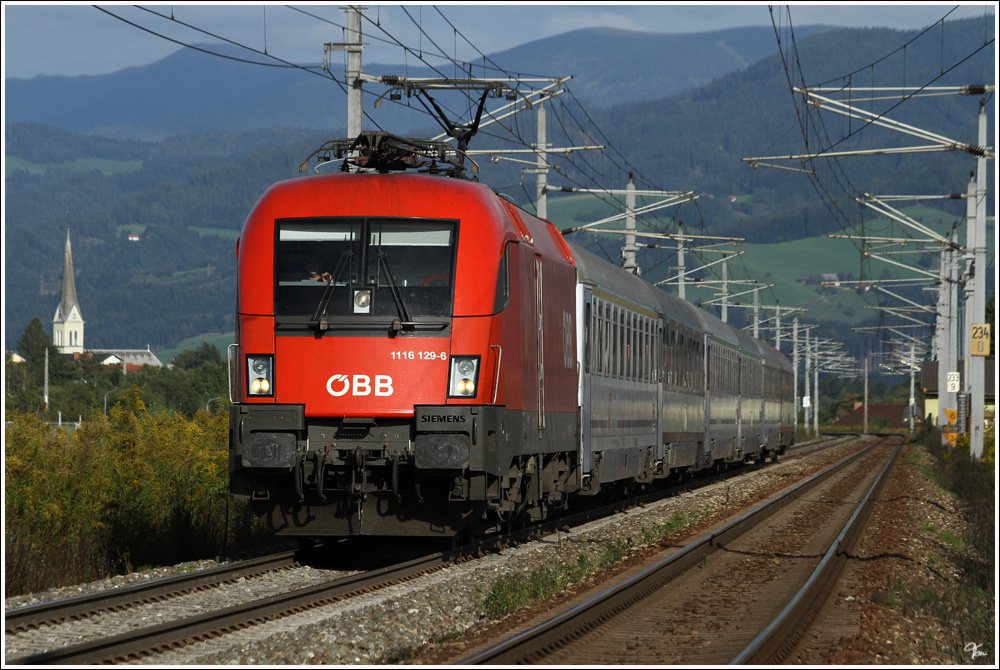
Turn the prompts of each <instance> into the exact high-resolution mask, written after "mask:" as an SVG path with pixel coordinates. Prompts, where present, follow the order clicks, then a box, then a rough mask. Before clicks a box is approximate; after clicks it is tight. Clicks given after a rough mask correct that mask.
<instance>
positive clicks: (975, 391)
mask: <svg viewBox="0 0 1000 670" xmlns="http://www.w3.org/2000/svg"><path fill="white" fill-rule="evenodd" d="M979 146H981V147H985V146H986V101H985V100H982V99H981V100H980V101H979ZM986 189H987V184H986V156H985V153H981V154H980V155H979V156H977V158H976V217H975V221H976V224H975V226H973V225H972V222H971V221H970V222H969V224H968V225H969V234H970V237H972V236H973V228H975V233H974V241H973V240H970V242H969V246H970V247H972V249H971V250H972V253H973V277H972V324H973V328H975V327H977V326H985V324H986V272H987V269H986ZM972 334H973V333H972V331H971V330H970V332H969V333H967V334H966V338H971V336H972ZM967 341H969V344H970V345H971V344H972V343H971V340H968V339H967ZM985 348H986V351H985V352H980V351H978V350H974V347H972V346H969V347H968V348H967V351H968V355H967V356H966V358H968V359H971V360H972V366H971V368H970V374H969V382H970V383H969V386H968V388H969V395H970V401H971V403H972V406H971V408H970V410H971V411H970V417H969V419H970V423H971V426H970V428H971V431H970V433H969V452H970V455H971V456H972V458H973V459H975V460H979V459H980V458H982V455H983V437H984V436H983V426H984V421H985V403H986V397H985V394H986V367H985V363H986V362H985V360H984V358H985V357H986V356H988V355H989V353H990V352H989V342H988V340H987V343H986V347H985Z"/></svg>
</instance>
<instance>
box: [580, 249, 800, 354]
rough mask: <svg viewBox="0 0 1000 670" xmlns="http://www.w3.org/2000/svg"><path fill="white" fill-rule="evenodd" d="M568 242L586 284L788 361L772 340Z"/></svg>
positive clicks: (679, 321)
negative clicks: (733, 323)
mask: <svg viewBox="0 0 1000 670" xmlns="http://www.w3.org/2000/svg"><path fill="white" fill-rule="evenodd" d="M567 244H568V245H569V248H570V249H571V250H572V252H573V256H574V258H575V260H576V267H577V275H578V277H579V280H580V281H581V282H582V283H585V284H590V285H591V286H594V287H596V288H599V289H603V290H607V291H610V292H611V293H613V294H615V295H617V296H619V297H621V298H622V299H623V300H626V301H629V302H632V303H634V304H638V305H640V306H642V307H645V308H647V309H652V310H655V311H657V312H659V313H662V314H664V315H665V316H666V317H667V318H669V319H671V320H672V321H675V322H677V323H679V324H682V325H684V326H687V327H688V328H690V329H692V330H695V331H697V332H699V333H707V334H709V335H711V336H713V337H715V338H717V339H719V340H722V341H724V342H728V343H730V344H733V345H736V346H739V347H740V348H742V349H743V350H744V351H747V352H751V353H753V354H755V355H757V356H760V357H762V358H765V359H769V360H772V361H777V362H787V360H788V359H787V358H786V357H785V355H784V354H782V353H781V352H780V351H778V350H776V349H774V348H773V347H771V346H770V345H769V344H768V343H766V342H763V341H761V340H758V339H756V338H754V337H753V336H751V335H750V334H749V333H746V332H744V331H742V330H739V329H737V328H733V327H732V326H730V325H729V324H727V323H725V322H724V321H722V319H720V318H718V317H717V316H715V315H714V314H711V313H710V312H706V311H705V310H702V309H699V308H697V307H695V306H694V305H692V304H691V303H689V302H687V301H686V300H682V299H681V298H679V297H678V296H675V295H673V294H671V293H667V292H666V291H663V290H661V289H658V288H656V287H654V286H652V285H650V284H649V283H647V282H646V281H644V280H642V279H641V278H639V277H638V276H636V275H633V274H631V273H628V272H625V271H624V270H622V269H621V268H619V267H617V266H615V265H614V264H612V263H609V262H608V261H606V260H604V259H603V258H600V257H599V256H597V255H596V254H594V253H592V252H590V251H587V250H586V249H584V248H583V247H581V246H579V245H576V244H572V243H567Z"/></svg>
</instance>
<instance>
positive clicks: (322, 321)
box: [311, 251, 353, 331]
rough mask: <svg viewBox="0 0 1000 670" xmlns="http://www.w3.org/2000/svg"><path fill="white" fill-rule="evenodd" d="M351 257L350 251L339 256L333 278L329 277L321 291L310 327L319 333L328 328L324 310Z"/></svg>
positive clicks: (327, 307) (328, 304)
mask: <svg viewBox="0 0 1000 670" xmlns="http://www.w3.org/2000/svg"><path fill="white" fill-rule="evenodd" d="M352 255H353V252H352V251H345V252H344V253H342V254H340V260H339V261H338V262H337V269H336V270H334V271H333V276H331V277H330V281H328V282H327V283H326V288H324V289H323V295H322V296H321V297H320V299H319V305H317V306H316V311H315V312H314V313H313V317H312V319H311V325H313V326H315V327H316V328H318V329H319V330H321V331H323V330H326V329H327V328H329V324H328V323H327V320H326V310H327V309H329V307H330V300H331V299H332V298H333V293H334V291H335V290H336V287H337V282H338V281H339V280H340V275H341V274H342V273H343V272H344V268H345V267H347V261H348V260H349V259H350V258H351V256H352Z"/></svg>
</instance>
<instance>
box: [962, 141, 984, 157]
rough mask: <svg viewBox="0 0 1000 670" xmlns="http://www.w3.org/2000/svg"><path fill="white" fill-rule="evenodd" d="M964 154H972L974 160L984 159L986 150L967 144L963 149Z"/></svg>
mask: <svg viewBox="0 0 1000 670" xmlns="http://www.w3.org/2000/svg"><path fill="white" fill-rule="evenodd" d="M965 152H966V153H969V154H972V155H973V156H975V157H976V158H984V157H985V156H986V149H985V148H983V147H977V146H976V145H974V144H969V145H967V146H966V147H965Z"/></svg>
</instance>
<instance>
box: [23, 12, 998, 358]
mask: <svg viewBox="0 0 1000 670" xmlns="http://www.w3.org/2000/svg"><path fill="white" fill-rule="evenodd" d="M946 25H947V30H948V31H952V30H955V31H959V33H960V34H965V33H962V31H965V32H966V33H969V34H972V33H975V32H976V31H978V32H979V33H981V32H982V21H979V22H976V21H965V22H962V21H958V22H954V25H952V24H946ZM948 34H951V33H950V32H949V33H948ZM570 35H575V33H573V34H570ZM912 36H913V33H906V32H900V31H892V30H881V29H879V30H874V29H873V30H837V31H830V32H822V33H820V34H817V35H814V36H812V37H808V38H802V39H800V40H799V41H798V43H797V47H798V51H797V53H796V56H795V57H796V58H797V59H798V60H799V61H800V62H801V65H802V71H803V73H805V75H806V76H809V77H810V79H811V81H810V83H812V82H814V81H823V80H826V79H829V78H832V77H834V76H837V75H840V74H843V73H845V72H852V71H854V70H856V69H857V68H859V67H862V66H863V65H864V64H866V63H872V62H874V61H875V60H877V59H878V58H879V57H880V56H881V55H884V54H885V53H887V52H888V51H889V50H891V48H893V47H895V46H896V45H898V44H902V43H904V42H905V41H906V40H907V39H909V38H911V37H912ZM715 37H718V36H715ZM945 37H947V35H945ZM554 39H555V38H554ZM977 39H979V37H978V36H977ZM940 44H941V45H942V48H941V50H940V51H939V52H938V53H936V54H931V55H927V52H926V51H920V52H919V55H918V53H917V52H916V51H914V52H913V53H912V54H908V55H906V57H905V58H906V60H905V64H901V65H905V68H903V67H900V68H894V69H881V68H880V69H879V70H878V71H877V76H878V77H882V78H885V79H886V81H885V82H882V81H881V80H879V81H878V82H875V83H891V81H892V80H891V75H892V74H893V73H894V72H895V73H899V72H905V73H906V76H907V78H908V80H909V81H926V80H928V79H933V78H934V77H935V76H936V74H935V73H936V72H937V71H939V70H940V68H941V63H943V62H951V60H950V59H953V58H954V57H955V55H956V54H955V53H951V52H947V53H946V52H945V51H944V49H945V48H948V49H958V50H960V49H961V47H960V46H956V44H958V43H957V42H956V40H953V39H950V38H949V39H940ZM716 48H717V47H716ZM532 49H536V50H537V49H541V45H539V44H535V45H532ZM532 53H534V52H532ZM539 53H541V52H539ZM557 53H563V52H561V51H559V52H557ZM739 53H741V54H750V53H752V51H751V50H743V51H740V52H739ZM987 55H988V57H986V56H983V57H982V58H977V59H974V60H972V61H970V62H968V63H966V64H964V65H963V68H962V69H961V70H956V71H954V72H949V73H947V74H948V76H947V77H946V78H941V79H940V80H939V82H938V83H955V82H956V81H957V82H958V83H962V84H965V83H981V82H982V81H984V80H986V78H989V77H992V76H994V74H993V73H994V60H993V52H992V50H991V51H990V52H989V54H987ZM539 58H541V57H540V56H539ZM984 62H985V63H986V64H987V65H988V67H987V68H985V69H984V66H983V64H984ZM935 68H937V70H935ZM606 74H607V73H606ZM619 76H620V75H619ZM635 76H636V77H637V78H639V77H641V75H640V74H639V73H638V72H636V73H635ZM868 79H871V77H868ZM32 81H33V82H35V83H36V84H39V83H40V82H37V81H36V80H32ZM866 83H868V82H867V81H866ZM264 85H266V81H265V80H262V86H264ZM622 85H623V86H624V85H625V84H624V83H623V84H622ZM7 93H8V105H10V95H11V91H10V90H9V89H8V92H7ZM257 95H259V96H260V97H269V96H268V93H267V91H266V90H265V89H264V88H258V89H257ZM331 96H333V97H336V98H337V102H336V106H337V108H338V109H342V108H343V101H342V100H340V99H339V97H338V96H334V95H333V94H332V93H331ZM605 101H606V98H605ZM977 103H978V100H977V99H976V98H968V97H962V98H947V99H941V100H939V101H932V102H929V103H927V104H924V103H920V104H907V105H906V106H905V107H901V108H900V109H899V110H896V111H894V117H898V118H899V120H902V121H906V122H908V123H913V124H915V125H921V126H926V127H930V128H933V130H934V132H937V133H940V134H942V135H945V136H949V137H956V138H959V139H962V140H970V139H974V137H975V114H976V113H977V111H978V105H977ZM285 104H286V105H287V104H288V100H286V101H285ZM9 109H10V107H8V111H9ZM991 110H992V108H991ZM203 111H204V110H203ZM209 111H211V110H209ZM220 111H221V110H220ZM897 111H898V114H897V113H896V112H897ZM171 113H173V114H181V115H183V114H185V113H186V112H184V111H182V110H173V111H172V112H171ZM191 113H194V112H191ZM199 113H201V112H199ZM8 120H9V117H8ZM593 120H594V121H595V122H596V124H597V125H598V126H599V127H600V128H601V129H602V131H603V132H604V133H605V134H606V136H607V138H608V139H609V140H610V142H611V143H612V144H613V146H614V148H615V150H616V151H618V152H620V153H621V154H622V155H624V156H627V157H628V160H629V161H630V162H631V163H633V164H634V165H635V166H636V167H637V168H638V169H639V170H640V171H641V173H642V175H643V176H644V177H645V178H646V179H648V180H650V181H651V182H653V183H655V184H657V185H658V186H659V187H661V188H666V189H672V190H674V189H676V190H693V191H695V192H696V193H699V194H701V195H702V197H701V198H700V199H699V200H698V201H696V202H695V203H694V204H688V205H684V206H682V207H681V208H678V209H677V210H676V212H674V213H672V214H669V215H668V216H673V217H674V218H675V219H677V220H683V221H684V223H685V225H686V226H687V227H689V228H688V229H689V230H692V231H694V230H697V231H700V232H703V233H707V234H712V235H734V236H738V237H742V238H746V239H747V241H748V243H752V244H758V245H759V244H773V243H778V242H791V241H795V240H800V239H803V238H806V237H809V236H817V235H819V236H825V235H826V234H828V233H834V232H841V231H842V228H841V225H842V222H841V221H839V220H838V219H837V217H836V216H835V215H834V210H833V209H832V206H831V203H830V201H829V200H828V199H826V198H825V197H823V198H821V195H825V194H823V193H822V192H821V190H820V189H819V188H817V185H816V183H815V182H814V181H813V180H811V179H810V178H809V177H808V176H806V175H804V174H800V173H791V172H788V171H784V170H773V169H766V168H760V169H756V170H751V169H749V168H748V167H747V165H746V164H745V163H743V162H742V161H741V159H742V158H746V157H753V156H758V155H761V154H779V153H795V152H798V151H800V149H801V144H802V133H801V130H800V126H799V120H798V118H797V117H796V104H795V101H794V100H793V97H792V94H791V93H790V92H789V80H788V77H787V76H786V72H785V69H784V64H783V62H782V60H781V59H780V58H779V57H777V56H769V57H767V58H765V59H764V60H761V61H759V62H756V63H754V64H752V65H750V66H749V67H746V68H744V69H737V70H735V71H732V72H730V73H729V74H726V75H724V76H722V77H719V78H717V79H715V80H714V81H711V82H710V83H707V84H705V85H703V86H698V87H696V88H691V89H689V90H687V91H686V92H682V93H679V94H676V95H672V96H669V97H663V98H662V99H659V100H656V101H654V102H633V103H629V104H622V105H617V106H613V107H610V108H608V109H606V110H602V109H600V108H594V109H593ZM532 123H533V120H532V121H529V122H527V124H528V125H529V126H530V124H532ZM855 125H856V124H855ZM993 128H994V119H993V118H992V115H991V118H990V133H991V137H992V136H993ZM827 130H828V132H829V133H830V137H831V140H832V141H833V142H836V141H837V140H838V139H839V138H840V137H841V136H849V135H851V134H852V132H853V131H854V130H856V127H855V126H854V125H851V124H850V123H848V122H844V123H843V124H839V125H837V126H835V127H833V126H831V127H830V128H828V129H827ZM871 130H872V132H865V133H857V134H855V135H853V136H852V137H850V139H849V140H847V142H845V144H844V146H845V147H848V146H849V147H855V146H860V145H868V146H876V145H878V143H880V142H886V141H891V142H892V144H893V145H894V146H898V145H900V144H906V142H907V141H908V140H906V139H905V138H904V139H902V140H900V139H899V138H897V137H887V135H888V134H887V133H885V132H875V129H871ZM340 132H342V131H340ZM432 132H436V130H433V129H432ZM332 134H333V131H331V132H325V131H317V130H311V129H282V128H265V129H259V130H253V131H237V130H232V129H231V130H226V131H222V132H208V133H189V134H168V135H167V136H165V137H163V138H162V139H157V140H156V141H142V142H141V141H134V140H113V139H107V138H104V137H101V136H98V135H95V134H82V133H75V132H70V131H67V130H60V129H57V128H54V127H51V126H48V125H38V124H27V123H8V125H7V126H6V127H5V141H6V146H5V154H6V155H5V168H6V170H5V184H4V185H5V206H6V209H5V225H4V238H5V240H4V241H5V277H4V285H5V286H4V289H5V297H4V311H5V317H6V319H5V338H6V342H7V348H8V349H10V348H12V345H13V343H15V342H16V341H17V339H18V337H19V336H20V335H21V333H22V332H23V331H24V329H25V327H26V326H27V324H28V323H29V322H30V321H31V319H32V318H33V317H39V318H40V319H41V321H42V322H43V323H45V324H50V323H51V318H52V314H53V313H54V311H55V307H56V304H57V302H58V291H59V282H60V279H61V273H62V253H63V246H64V243H65V238H66V229H67V227H68V228H69V229H70V232H71V238H72V244H73V255H74V264H75V269H76V272H77V278H76V280H77V292H78V296H79V301H80V306H81V309H82V311H83V318H84V319H85V321H86V324H87V325H86V335H85V337H86V341H85V344H86V346H87V347H95V348H100V347H115V346H117V347H128V348H132V347H136V348H139V347H143V346H145V345H147V344H148V345H150V346H151V347H152V348H153V349H154V350H157V349H160V348H164V347H170V346H174V345H175V344H176V343H177V342H179V341H180V340H182V339H184V338H188V337H194V336H198V335H202V334H206V333H224V332H229V331H231V330H232V328H233V311H234V307H235V277H234V272H235V254H234V251H235V243H236V237H237V235H238V231H239V229H240V227H241V226H242V222H243V220H244V218H245V217H246V215H247V213H248V212H249V210H250V209H251V207H252V206H253V204H254V202H255V201H256V200H257V198H258V197H259V196H260V194H261V193H263V191H264V190H265V189H266V188H267V187H268V186H269V185H270V184H272V183H273V182H275V181H279V180H282V179H289V178H295V177H296V176H297V175H298V174H299V173H298V164H299V162H300V161H301V160H302V159H303V158H304V157H305V156H306V155H308V154H309V153H310V152H312V151H313V150H314V149H315V148H317V147H318V146H319V144H320V143H321V142H322V141H324V140H326V139H329V138H330V137H331V135H332ZM489 140H490V138H489V137H488V136H486V134H484V136H482V137H477V138H475V140H474V143H473V144H474V146H475V143H476V142H481V143H487V142H488V141H489ZM973 165H974V161H973V160H972V159H971V157H969V156H967V155H963V154H956V153H949V154H923V155H919V156H906V157H884V158H879V159H870V158H864V159H850V161H849V165H846V167H845V170H847V171H848V172H849V180H848V182H849V184H850V187H851V188H853V189H854V192H853V193H847V192H846V191H845V192H844V193H841V196H840V197H841V198H843V197H844V195H845V193H846V194H847V195H851V196H853V195H854V194H855V193H859V192H869V193H925V192H932V193H933V192H945V193H948V192H957V191H961V190H964V186H965V184H966V183H967V180H968V174H969V172H970V170H971V169H972V167H973ZM483 166H484V172H483V173H482V175H481V176H480V178H481V180H482V181H484V182H485V183H488V184H490V185H492V186H495V187H503V189H504V190H505V192H507V193H509V194H510V195H512V196H514V197H515V198H517V199H518V200H519V201H520V202H521V204H523V205H526V206H530V205H531V203H530V201H529V199H530V198H532V197H533V193H534V188H533V184H528V185H526V184H525V183H524V178H523V176H522V175H521V174H520V167H519V166H511V165H509V164H501V165H493V164H492V163H490V162H489V161H483ZM990 167H991V170H992V164H991V166H990ZM558 179H559V176H558V175H556V174H554V175H552V176H551V177H550V183H552V184H553V185H555V186H559V185H561V184H560V183H558ZM605 186H606V187H609V188H623V187H624V186H625V184H605ZM729 196H734V198H732V199H731V198H730V197H729ZM850 206H851V207H853V208H854V209H853V210H851V211H852V216H856V221H855V222H864V221H868V220H870V219H872V215H871V214H870V213H863V212H861V211H859V210H860V207H859V206H858V205H857V204H856V203H855V204H853V205H850ZM561 207H562V205H561V203H560V202H559V197H558V196H557V195H553V196H552V197H551V198H550V211H549V213H550V217H551V218H553V219H554V220H555V221H556V223H557V225H559V226H560V227H561V228H562V227H568V226H573V225H578V224H579V223H583V222H588V221H593V220H595V219H597V218H600V217H602V216H606V213H605V212H604V211H603V210H602V209H601V208H600V206H599V204H598V205H595V206H594V207H586V206H584V207H575V206H574V207H567V208H566V209H562V208H561ZM846 207H847V206H845V210H844V211H847V210H846ZM988 207H989V209H990V210H991V211H992V210H993V209H994V205H993V199H992V193H991V198H990V202H989V205H988ZM927 216H928V217H930V218H931V219H932V220H934V221H938V222H945V223H946V222H947V221H949V220H952V221H957V220H960V219H961V218H962V217H963V216H964V205H962V204H961V203H951V204H950V205H949V204H946V205H945V206H943V207H937V206H936V209H935V211H934V212H933V213H928V214H927ZM130 233H132V234H137V235H139V241H137V242H132V241H129V239H128V235H129V234H130ZM581 241H583V242H584V243H586V244H590V245H592V246H593V248H594V249H595V251H598V253H602V255H606V256H607V257H609V258H611V259H612V260H615V261H617V259H618V248H617V247H618V245H620V241H617V240H611V239H605V240H604V241H602V242H601V243H600V244H597V243H595V241H594V240H591V239H589V238H588V239H582V240H581ZM644 253H645V254H648V256H646V257H644V258H643V259H641V263H642V264H643V267H644V270H645V273H644V276H645V277H647V278H648V279H652V280H654V281H655V280H657V279H659V278H662V277H663V276H664V275H665V273H666V271H667V269H668V268H669V266H670V265H672V264H674V263H673V262H672V261H671V260H670V258H669V252H668V251H663V250H660V251H655V250H649V251H647V252H644ZM772 262H773V263H775V265H776V268H775V270H776V274H777V269H778V268H779V267H780V266H781V262H780V259H772ZM860 270H861V268H860V267H858V266H856V265H855V264H854V262H853V261H851V266H850V271H851V272H853V273H855V275H856V276H857V274H858V273H859V272H860ZM769 271H770V270H768V269H765V272H769ZM762 279H763V278H762ZM790 281H794V277H793V278H792V279H791V280H790ZM780 290H781V289H780V287H778V286H776V288H775V292H776V293H778V294H779V295H780ZM921 299H922V298H921ZM782 304H790V303H785V298H782ZM858 309H859V310H861V309H863V308H858ZM860 313H861V312H859V314H860ZM841 321H842V320H841ZM838 325H839V326H840V327H842V328H845V329H846V328H848V327H849V326H846V325H845V324H844V323H842V322H841V323H839V324H838ZM47 327H48V325H47ZM847 335H848V336H849V335H850V333H847Z"/></svg>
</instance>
